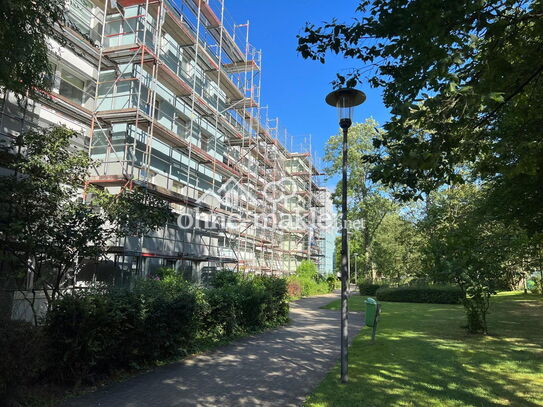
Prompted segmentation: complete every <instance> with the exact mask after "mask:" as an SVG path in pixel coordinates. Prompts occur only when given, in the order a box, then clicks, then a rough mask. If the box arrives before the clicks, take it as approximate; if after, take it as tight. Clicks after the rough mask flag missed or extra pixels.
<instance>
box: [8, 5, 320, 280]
mask: <svg viewBox="0 0 543 407" xmlns="http://www.w3.org/2000/svg"><path fill="white" fill-rule="evenodd" d="M226 16H227V12H226V10H225V4H224V0H215V1H211V0H210V1H204V0H69V1H68V11H67V14H66V18H67V23H66V27H64V28H63V30H62V32H63V35H64V37H65V38H66V44H65V45H62V46H61V45H59V44H57V43H55V42H54V41H50V49H51V52H50V60H51V63H52V64H53V67H54V71H55V75H54V78H53V86H52V90H51V92H50V93H47V94H46V93H44V95H43V98H40V99H39V100H35V101H28V103H27V105H26V108H25V109H22V108H21V107H20V105H18V104H17V102H16V101H15V98H14V96H13V95H10V94H5V95H2V101H1V102H0V103H1V105H0V112H1V117H0V133H1V134H0V136H1V140H0V141H1V142H10V140H12V139H13V138H14V137H16V136H17V135H18V134H20V132H24V131H26V130H28V129H30V128H33V127H47V126H51V125H56V124H62V125H65V126H67V127H69V128H71V129H74V130H76V131H77V132H78V134H80V137H79V139H78V140H77V142H76V144H77V146H78V147H79V148H85V149H87V150H88V152H89V154H90V156H91V157H92V158H93V159H94V160H95V161H96V162H97V165H96V166H95V168H93V173H92V176H91V177H90V178H89V180H88V182H89V183H90V184H93V185H95V186H97V187H99V188H104V189H107V190H108V191H110V192H114V193H115V192H119V191H121V190H122V189H123V188H141V189H144V190H146V191H149V192H150V193H153V194H156V195H158V196H160V197H162V198H164V199H166V200H167V201H168V202H170V204H171V207H172V209H173V210H174V212H175V213H176V214H177V221H176V222H172V223H171V224H168V225H165V226H164V227H163V228H161V229H160V230H157V231H155V232H153V233H151V234H149V235H148V236H143V237H136V236H134V237H125V238H118V239H116V240H115V241H113V242H111V246H110V248H109V257H110V262H111V263H112V265H113V267H114V268H115V270H118V271H120V273H121V275H127V276H131V275H134V274H136V275H147V274H148V273H150V272H151V271H152V270H153V269H155V268H157V267H161V266H168V267H175V268H176V269H178V270H179V271H180V272H182V273H183V274H184V275H185V276H186V277H187V278H189V279H192V280H196V281H199V280H201V279H202V278H205V276H206V275H207V274H208V273H211V272H213V271H214V270H217V269H223V268H226V269H235V270H238V271H241V272H246V273H264V274H274V275H283V274H289V273H292V272H294V271H295V269H296V267H297V265H298V264H299V262H300V261H301V260H303V259H311V260H313V261H315V262H316V263H317V264H318V265H319V267H320V269H321V270H324V269H325V266H324V265H323V261H322V259H323V257H324V242H325V237H324V235H323V230H322V227H321V225H320V224H319V222H318V217H319V214H320V213H322V211H323V210H324V198H325V195H326V190H325V189H323V188H322V187H320V186H319V185H318V183H317V181H316V176H318V175H319V174H318V171H317V169H316V168H315V166H314V164H313V161H312V157H311V154H310V153H308V152H298V153H296V152H291V151H289V150H288V149H287V148H286V147H285V146H284V145H283V144H282V143H281V142H280V141H279V140H278V131H279V130H278V128H277V126H275V127H274V126H273V125H272V124H273V123H274V121H273V120H269V119H268V118H267V116H266V115H265V114H264V112H265V111H267V110H265V109H262V108H261V105H260V94H261V91H260V89H261V80H260V76H261V75H260V72H261V51H260V50H258V49H256V48H254V47H253V46H252V45H251V44H250V43H249V23H246V24H235V23H234V22H232V21H229V20H228V18H227V17H226ZM275 123H276V121H275Z"/></svg>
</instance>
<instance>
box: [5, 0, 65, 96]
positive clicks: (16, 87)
mask: <svg viewBox="0 0 543 407" xmlns="http://www.w3.org/2000/svg"><path fill="white" fill-rule="evenodd" d="M65 3H66V2H65V1H64V0H39V1H36V0H34V1H33V0H2V2H0V21H2V24H0V49H1V50H2V51H1V52H0V89H2V90H11V91H14V92H15V93H17V94H19V95H25V94H27V92H28V93H29V94H30V95H32V94H34V93H35V92H36V91H37V90H38V89H45V90H47V89H49V88H50V86H51V81H50V78H51V75H52V68H51V65H50V64H49V60H48V45H47V38H51V39H54V40H56V41H57V42H59V43H61V44H64V42H65V41H64V40H63V37H62V32H61V24H62V23H63V22H64V9H65Z"/></svg>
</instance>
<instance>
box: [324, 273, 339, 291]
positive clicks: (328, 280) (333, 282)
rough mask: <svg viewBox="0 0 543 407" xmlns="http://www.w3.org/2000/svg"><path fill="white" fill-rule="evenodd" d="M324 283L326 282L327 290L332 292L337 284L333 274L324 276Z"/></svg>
mask: <svg viewBox="0 0 543 407" xmlns="http://www.w3.org/2000/svg"><path fill="white" fill-rule="evenodd" d="M326 283H327V284H328V291H330V292H332V291H334V290H335V289H336V286H337V278H336V276H334V275H332V274H331V275H329V276H328V277H326Z"/></svg>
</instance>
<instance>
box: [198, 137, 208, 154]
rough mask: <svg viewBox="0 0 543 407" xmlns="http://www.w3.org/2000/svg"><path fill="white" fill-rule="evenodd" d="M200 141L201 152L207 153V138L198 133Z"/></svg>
mask: <svg viewBox="0 0 543 407" xmlns="http://www.w3.org/2000/svg"><path fill="white" fill-rule="evenodd" d="M200 140H201V144H202V150H204V151H208V147H209V138H208V137H206V136H205V135H204V134H202V133H200Z"/></svg>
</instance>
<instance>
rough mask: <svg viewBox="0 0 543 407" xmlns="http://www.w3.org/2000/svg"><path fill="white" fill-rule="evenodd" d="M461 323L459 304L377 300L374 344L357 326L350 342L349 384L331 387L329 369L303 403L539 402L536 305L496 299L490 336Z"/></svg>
mask: <svg viewBox="0 0 543 407" xmlns="http://www.w3.org/2000/svg"><path fill="white" fill-rule="evenodd" d="M520 300H521V301H520ZM356 301H357V302H359V301H361V299H357V300H356ZM356 305H357V304H356V303H355V304H353V307H352V308H356ZM463 322H464V314H463V309H462V307H459V306H441V305H432V304H403V303H402V304H400V303H383V316H382V323H381V326H380V327H379V329H378V339H377V342H376V344H375V345H371V344H370V343H369V330H368V329H367V328H364V330H363V331H362V333H361V334H360V335H359V336H358V337H357V338H356V340H355V342H354V344H353V346H352V347H351V350H350V355H349V360H350V382H349V383H348V384H347V385H338V381H337V374H338V371H337V367H336V369H334V370H333V371H332V372H331V373H330V374H329V375H328V376H327V378H326V379H325V380H324V381H323V382H322V383H321V385H320V386H319V387H318V388H317V390H316V391H315V392H314V393H313V395H312V397H311V398H310V400H309V401H308V403H307V405H310V406H334V407H336V406H367V407H370V406H382V407H385V406H387V407H388V406H440V407H441V406H504V405H506V406H515V407H516V406H526V407H536V406H542V405H543V343H542V341H543V339H542V338H543V302H539V301H538V300H536V299H531V298H525V297H523V296H509V298H507V299H503V298H498V300H497V301H494V303H493V309H492V314H491V315H490V317H489V323H490V326H491V329H492V332H493V333H496V334H498V335H495V336H492V335H491V336H486V337H485V336H473V335H468V334H466V333H465V330H463V329H462V328H461V327H460V325H462V324H463Z"/></svg>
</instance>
